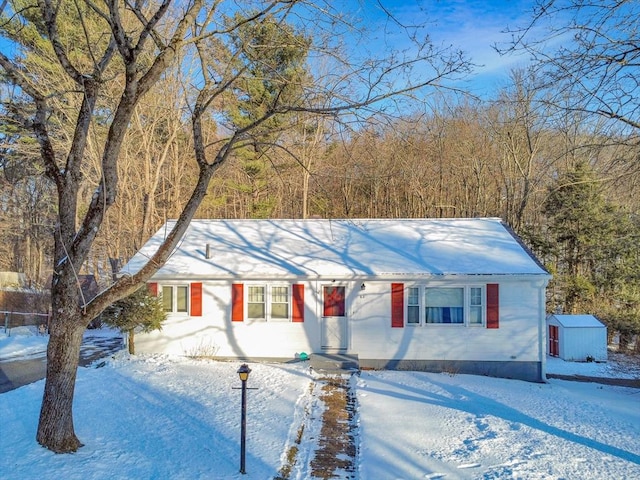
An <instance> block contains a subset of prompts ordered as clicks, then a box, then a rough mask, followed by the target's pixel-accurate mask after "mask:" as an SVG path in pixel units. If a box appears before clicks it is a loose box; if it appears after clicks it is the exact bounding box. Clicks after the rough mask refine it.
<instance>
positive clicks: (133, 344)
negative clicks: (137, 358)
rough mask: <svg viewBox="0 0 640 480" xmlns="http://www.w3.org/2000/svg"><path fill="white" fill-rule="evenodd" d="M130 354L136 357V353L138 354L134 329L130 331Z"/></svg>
mask: <svg viewBox="0 0 640 480" xmlns="http://www.w3.org/2000/svg"><path fill="white" fill-rule="evenodd" d="M129 353H130V354H131V355H135V353H136V346H135V342H134V332H133V328H132V329H131V330H129Z"/></svg>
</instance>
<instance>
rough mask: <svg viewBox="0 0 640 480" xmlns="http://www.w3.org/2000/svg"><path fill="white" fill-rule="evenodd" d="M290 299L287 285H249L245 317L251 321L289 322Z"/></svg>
mask: <svg viewBox="0 0 640 480" xmlns="http://www.w3.org/2000/svg"><path fill="white" fill-rule="evenodd" d="M290 298H291V295H290V292H289V286H288V285H271V286H268V287H267V286H265V285H249V286H248V289H247V317H248V318H249V319H253V320H276V321H277V320H280V321H286V320H289V317H290V311H291V309H290V305H289V303H290Z"/></svg>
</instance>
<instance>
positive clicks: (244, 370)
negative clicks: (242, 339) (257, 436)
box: [238, 363, 251, 474]
mask: <svg viewBox="0 0 640 480" xmlns="http://www.w3.org/2000/svg"><path fill="white" fill-rule="evenodd" d="M250 373H251V369H250V368H249V365H247V364H246V363H243V364H242V365H240V368H239V369H238V376H239V377H240V381H241V382H242V413H241V416H240V473H242V474H245V473H247V472H246V471H245V461H244V460H245V452H246V450H245V440H246V436H247V380H248V379H249V374H250Z"/></svg>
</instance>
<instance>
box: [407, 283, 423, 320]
mask: <svg viewBox="0 0 640 480" xmlns="http://www.w3.org/2000/svg"><path fill="white" fill-rule="evenodd" d="M407 293H408V295H407V324H409V325H420V288H419V287H409V289H408V292H407Z"/></svg>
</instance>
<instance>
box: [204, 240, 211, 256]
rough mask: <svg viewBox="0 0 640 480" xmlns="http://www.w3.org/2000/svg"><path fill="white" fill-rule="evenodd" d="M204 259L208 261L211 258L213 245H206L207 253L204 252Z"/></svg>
mask: <svg viewBox="0 0 640 480" xmlns="http://www.w3.org/2000/svg"><path fill="white" fill-rule="evenodd" d="M204 258H206V259H209V258H211V245H209V244H208V243H207V245H206V249H205V252H204Z"/></svg>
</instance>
